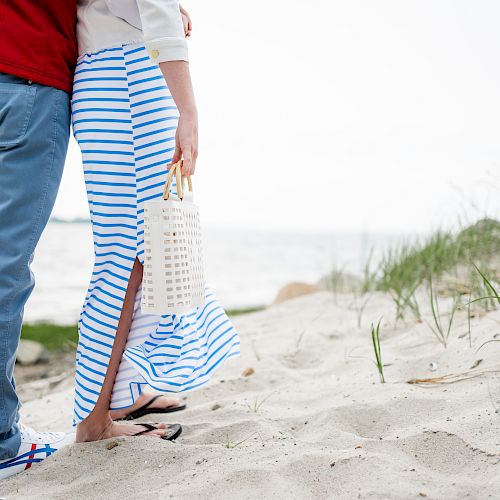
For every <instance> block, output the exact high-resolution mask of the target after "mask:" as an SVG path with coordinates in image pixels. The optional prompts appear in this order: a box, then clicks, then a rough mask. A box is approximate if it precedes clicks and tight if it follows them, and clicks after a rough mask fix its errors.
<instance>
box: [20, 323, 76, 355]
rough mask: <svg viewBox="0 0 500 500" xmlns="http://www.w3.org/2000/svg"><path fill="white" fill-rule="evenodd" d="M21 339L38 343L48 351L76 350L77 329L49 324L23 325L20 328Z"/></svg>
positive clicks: (70, 326) (74, 326) (72, 326)
mask: <svg viewBox="0 0 500 500" xmlns="http://www.w3.org/2000/svg"><path fill="white" fill-rule="evenodd" d="M21 338H22V339H26V340H34V341H36V342H40V343H41V344H43V345H44V346H45V347H46V348H47V349H48V350H49V351H64V350H68V351H69V350H74V349H76V345H77V344H78V327H77V326H76V325H67V326H60V325H53V324H50V323H31V324H25V325H23V328H22V332H21Z"/></svg>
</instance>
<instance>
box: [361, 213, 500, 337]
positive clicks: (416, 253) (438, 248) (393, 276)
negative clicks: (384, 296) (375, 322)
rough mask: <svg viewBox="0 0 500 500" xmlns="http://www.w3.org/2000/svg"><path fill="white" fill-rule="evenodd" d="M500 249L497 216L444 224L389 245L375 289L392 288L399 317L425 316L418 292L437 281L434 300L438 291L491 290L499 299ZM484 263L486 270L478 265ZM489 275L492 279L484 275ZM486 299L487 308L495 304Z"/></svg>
mask: <svg viewBox="0 0 500 500" xmlns="http://www.w3.org/2000/svg"><path fill="white" fill-rule="evenodd" d="M499 250H500V222H498V221H496V220H493V219H484V220H481V221H479V222H477V223H476V224H474V225H472V226H469V227H467V228H465V229H462V230H460V231H456V232H453V231H444V230H438V231H436V232H434V233H433V234H431V235H430V236H428V237H427V238H425V239H424V240H420V241H418V240H417V241H413V242H403V243H402V244H400V245H399V246H397V247H395V248H392V249H390V250H389V251H387V252H386V254H385V255H384V256H383V258H382V259H381V261H380V263H379V264H378V266H377V267H376V269H375V271H374V272H373V273H372V275H373V276H375V278H372V279H371V283H372V286H373V288H374V289H376V290H378V291H382V292H386V293H389V294H390V296H391V297H392V299H393V301H394V303H395V306H396V318H397V319H404V317H405V315H406V313H408V312H411V313H412V314H413V316H414V317H415V319H417V320H418V321H421V314H420V307H419V304H418V301H417V299H416V292H417V290H419V289H420V288H422V287H428V285H429V283H430V282H431V281H434V282H435V283H439V285H440V286H439V287H436V290H432V292H431V303H434V304H435V301H434V302H433V297H432V294H434V295H437V294H438V292H439V294H440V295H447V296H451V297H455V296H457V295H470V296H475V297H483V296H485V295H488V296H490V297H491V298H492V299H495V294H494V289H492V288H491V284H492V281H498V279H499V277H500V267H499V258H498V253H499ZM479 267H480V268H481V269H482V270H484V272H483V273H481V272H480V273H477V272H476V270H475V269H474V268H476V269H478V268H479ZM365 274H366V271H365ZM486 275H488V276H490V281H488V280H485V279H484V277H485V276H486ZM438 288H439V290H438ZM434 299H435V297H434ZM480 305H481V307H483V308H484V309H485V310H490V309H492V308H494V307H495V305H494V304H492V302H491V301H489V302H487V301H486V302H485V301H483V302H482V303H481V304H480ZM436 327H437V325H436ZM438 331H439V328H438ZM444 333H446V332H444Z"/></svg>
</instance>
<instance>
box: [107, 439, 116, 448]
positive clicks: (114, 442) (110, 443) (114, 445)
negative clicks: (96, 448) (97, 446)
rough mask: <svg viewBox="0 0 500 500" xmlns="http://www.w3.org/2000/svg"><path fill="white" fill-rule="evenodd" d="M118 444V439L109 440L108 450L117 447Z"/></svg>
mask: <svg viewBox="0 0 500 500" xmlns="http://www.w3.org/2000/svg"><path fill="white" fill-rule="evenodd" d="M117 446H118V441H115V440H113V441H109V442H108V443H106V449H107V450H112V449H113V448H116V447H117Z"/></svg>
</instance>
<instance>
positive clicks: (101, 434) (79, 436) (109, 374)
mask: <svg viewBox="0 0 500 500" xmlns="http://www.w3.org/2000/svg"><path fill="white" fill-rule="evenodd" d="M141 282H142V264H141V263H140V262H139V260H138V259H137V258H136V259H135V262H134V266H133V268H132V272H131V274H130V280H129V282H128V286H127V291H126V293H125V299H124V301H123V307H122V311H121V314H120V320H119V322H118V328H117V329H116V335H115V340H114V342H113V349H112V351H111V356H110V358H109V364H108V369H107V370H106V376H105V377H104V382H103V384H102V387H101V393H100V394H99V397H98V398H97V402H96V405H95V407H94V409H93V410H92V412H91V413H90V415H89V416H88V417H87V418H86V419H85V420H83V421H82V422H80V423H79V424H78V426H77V428H76V442H84V441H98V440H100V439H107V438H110V437H115V436H131V435H133V434H136V433H137V432H139V431H140V430H141V429H140V428H138V427H137V425H134V424H125V423H116V422H113V420H112V418H111V416H110V413H109V406H110V402H111V394H112V393H113V387H114V385H115V379H116V374H117V373H118V368H119V366H120V361H121V359H122V356H123V352H124V351H125V346H126V344H127V338H128V335H129V332H130V327H131V325H132V319H133V316H134V303H135V296H136V294H137V290H138V289H139V287H140V286H141ZM159 427H161V428H165V427H166V426H165V425H164V424H162V425H159ZM163 434H164V431H162V430H157V431H151V432H150V433H148V435H153V436H155V435H156V436H159V437H160V436H162V435H163Z"/></svg>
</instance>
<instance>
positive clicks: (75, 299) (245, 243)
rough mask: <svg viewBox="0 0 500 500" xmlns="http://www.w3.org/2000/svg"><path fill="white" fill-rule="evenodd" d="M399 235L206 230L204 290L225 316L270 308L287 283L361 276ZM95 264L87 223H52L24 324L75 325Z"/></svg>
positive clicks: (36, 264) (35, 265) (37, 258)
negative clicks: (229, 311)
mask: <svg viewBox="0 0 500 500" xmlns="http://www.w3.org/2000/svg"><path fill="white" fill-rule="evenodd" d="M400 238H401V237H400V236H398V235H369V234H358V235H356V234H335V233H330V234H311V233H279V232H274V233H273V232H265V231H255V230H243V229H241V230H240V229H237V230H235V229H214V228H205V229H204V252H205V261H206V275H207V284H208V285H209V286H210V287H211V288H212V289H213V290H214V291H215V293H216V294H217V296H218V298H219V300H220V301H221V302H222V304H223V305H224V306H225V307H227V308H235V307H237V308H240V307H250V306H257V305H266V304H270V303H272V301H273V300H274V298H275V297H276V294H277V292H278V290H279V289H280V288H281V287H282V286H284V285H286V284H287V283H289V282H291V281H305V282H309V283H314V282H316V281H318V280H319V279H320V278H321V277H322V276H324V275H326V274H327V273H328V272H329V271H330V270H331V269H333V268H334V267H335V268H342V269H345V270H346V271H350V272H354V273H360V272H361V270H362V269H363V266H364V263H365V262H366V260H367V258H368V256H369V254H370V251H371V249H372V248H373V249H374V253H373V261H376V260H377V259H379V258H380V255H381V254H382V252H383V251H384V249H386V248H388V247H389V246H390V245H393V244H395V243H396V242H397V241H398V239H400ZM92 263H93V246H92V235H91V228H90V224H89V223H80V222H78V223H60V222H51V223H49V225H48V226H47V229H46V230H45V233H44V234H43V236H42V239H41V241H40V244H39V246H38V248H37V251H36V254H35V259H34V262H33V265H32V269H33V272H34V274H35V278H36V287H35V291H34V292H33V294H32V296H31V297H30V300H29V301H28V304H27V306H26V310H25V321H42V320H44V321H53V322H57V323H72V322H76V321H77V319H78V315H79V312H80V307H81V305H82V302H83V299H84V296H85V293H86V289H87V286H88V283H89V280H90V275H91V271H92Z"/></svg>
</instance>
